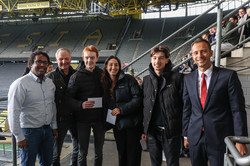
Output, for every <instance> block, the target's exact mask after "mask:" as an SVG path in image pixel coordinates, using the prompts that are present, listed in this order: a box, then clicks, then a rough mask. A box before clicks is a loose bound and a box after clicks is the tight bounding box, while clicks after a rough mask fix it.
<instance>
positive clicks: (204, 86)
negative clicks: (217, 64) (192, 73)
mask: <svg viewBox="0 0 250 166" xmlns="http://www.w3.org/2000/svg"><path fill="white" fill-rule="evenodd" d="M205 77H206V74H204V73H202V81H201V106H202V108H203V109H204V105H205V101H206V97H207V84H206V80H205Z"/></svg>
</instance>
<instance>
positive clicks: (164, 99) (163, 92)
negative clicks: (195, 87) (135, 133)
mask: <svg viewBox="0 0 250 166" xmlns="http://www.w3.org/2000/svg"><path fill="white" fill-rule="evenodd" d="M171 69H172V63H171V61H169V63H168V64H167V65H166V66H165V69H164V71H163V72H162V73H161V75H160V77H162V79H163V83H162V86H161V87H158V82H157V75H156V74H155V72H154V69H153V67H152V64H151V63H150V65H149V72H150V74H149V75H148V76H146V77H144V78H143V113H144V120H143V124H144V132H145V134H147V133H148V129H149V126H150V120H151V117H152V111H153V109H154V104H155V100H156V95H157V91H158V88H160V90H159V103H160V108H161V115H162V121H163V124H164V127H165V133H166V136H167V137H168V138H170V137H172V136H177V135H180V134H181V130H182V106H183V103H182V84H183V76H182V74H180V73H176V72H173V71H171Z"/></svg>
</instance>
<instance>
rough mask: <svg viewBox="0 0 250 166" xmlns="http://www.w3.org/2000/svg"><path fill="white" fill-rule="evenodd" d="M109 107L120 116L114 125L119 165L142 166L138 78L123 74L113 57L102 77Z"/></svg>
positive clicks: (115, 114)
mask: <svg viewBox="0 0 250 166" xmlns="http://www.w3.org/2000/svg"><path fill="white" fill-rule="evenodd" d="M101 82H102V85H103V89H104V99H105V105H106V107H107V108H108V109H110V110H112V111H111V115H112V116H116V123H115V125H114V126H113V131H114V136H115V140H116V145H117V150H118V156H119V166H140V163H141V146H140V135H141V133H142V94H141V90H140V87H139V85H138V83H137V81H136V80H135V78H134V77H132V76H130V75H127V74H124V73H123V71H121V62H120V60H119V59H118V58H117V57H115V56H110V57H109V58H108V59H107V60H106V61H105V63H104V69H103V73H102V77H101Z"/></svg>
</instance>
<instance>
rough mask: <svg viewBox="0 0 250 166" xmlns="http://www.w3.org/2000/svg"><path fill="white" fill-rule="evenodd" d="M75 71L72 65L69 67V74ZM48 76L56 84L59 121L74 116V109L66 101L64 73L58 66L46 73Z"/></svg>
mask: <svg viewBox="0 0 250 166" xmlns="http://www.w3.org/2000/svg"><path fill="white" fill-rule="evenodd" d="M74 73H75V70H74V69H73V68H72V67H70V68H69V76H71V75H72V74H74ZM46 76H47V77H48V78H50V79H52V81H53V83H54V84H55V86H56V91H55V102H56V109H57V116H56V117H57V122H59V121H62V120H68V119H71V118H73V117H72V116H73V111H72V109H71V108H69V107H67V104H66V102H65V98H64V96H65V93H66V89H67V86H68V85H67V82H65V80H64V79H63V77H62V75H61V74H60V71H59V68H58V67H57V68H56V70H55V71H53V72H50V73H48V74H47V75H46Z"/></svg>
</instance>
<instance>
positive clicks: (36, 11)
mask: <svg viewBox="0 0 250 166" xmlns="http://www.w3.org/2000/svg"><path fill="white" fill-rule="evenodd" d="M216 2H217V0H199V1H198V0H0V12H1V14H0V20H15V19H27V18H32V19H33V21H36V20H38V19H39V18H54V17H70V16H79V15H80V16H92V15H100V16H112V17H113V16H121V15H136V14H141V13H147V12H154V11H158V12H159V10H165V11H166V10H167V11H171V10H177V9H178V8H179V7H180V6H187V5H192V4H197V3H216Z"/></svg>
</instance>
